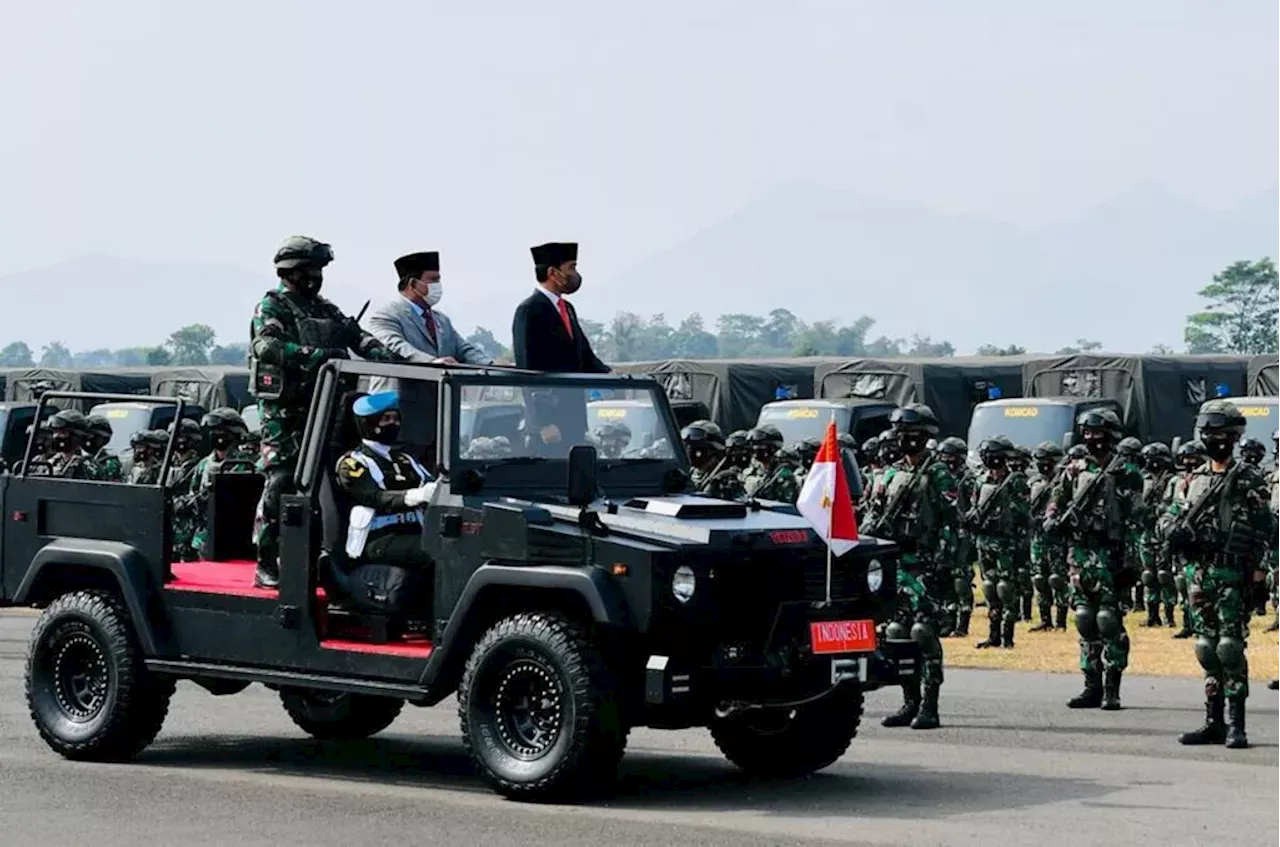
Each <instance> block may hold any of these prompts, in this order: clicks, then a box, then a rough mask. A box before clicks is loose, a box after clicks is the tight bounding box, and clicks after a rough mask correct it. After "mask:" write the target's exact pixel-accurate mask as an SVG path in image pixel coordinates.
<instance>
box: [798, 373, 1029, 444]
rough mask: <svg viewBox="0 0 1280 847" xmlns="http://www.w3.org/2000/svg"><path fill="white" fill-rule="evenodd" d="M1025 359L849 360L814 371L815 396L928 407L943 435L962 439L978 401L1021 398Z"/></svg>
mask: <svg viewBox="0 0 1280 847" xmlns="http://www.w3.org/2000/svg"><path fill="white" fill-rule="evenodd" d="M1026 361H1029V357H1026V356H954V357H951V356H949V357H939V358H913V357H903V358H885V359H845V360H842V361H840V362H837V363H825V364H820V365H818V366H817V367H816V369H815V372H814V382H815V384H816V386H817V395H818V396H819V397H822V398H824V399H829V400H838V399H841V398H847V397H864V398H868V399H878V400H887V401H889V402H891V403H894V404H895V405H898V406H905V405H906V404H907V403H925V404H927V405H928V406H929V408H931V409H933V413H934V414H935V415H937V416H938V421H939V423H940V424H941V430H942V431H941V435H942V436H943V437H945V436H949V435H957V436H960V437H962V438H963V437H964V436H965V434H966V433H967V432H968V429H969V416H970V415H971V414H972V412H973V407H974V406H976V405H977V404H978V403H982V402H985V401H987V400H993V399H997V398H1000V397H1020V396H1022V382H1023V379H1022V367H1023V363H1024V362H1026Z"/></svg>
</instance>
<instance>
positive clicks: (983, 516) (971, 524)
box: [964, 470, 1018, 532]
mask: <svg viewBox="0 0 1280 847" xmlns="http://www.w3.org/2000/svg"><path fill="white" fill-rule="evenodd" d="M1016 475H1018V472H1017V471H1012V470H1011V471H1006V472H1005V475H1004V479H1002V480H1000V484H999V485H997V486H996V490H995V491H992V492H991V496H990V497H988V498H987V499H986V500H984V501H983V502H982V503H980V504H977V505H975V506H974V507H973V508H971V509H970V510H969V511H968V512H966V513H965V516H964V525H965V526H966V527H967V528H968V530H969V531H970V532H982V531H983V529H984V528H985V527H986V525H987V521H989V520H990V519H991V512H992V510H994V509H995V504H996V503H998V502H999V501H1000V498H1001V497H1002V496H1003V495H1004V490H1005V489H1006V488H1008V487H1009V483H1010V482H1012V481H1013V478H1014V476H1016ZM979 494H981V489H979Z"/></svg>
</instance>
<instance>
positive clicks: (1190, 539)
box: [1165, 460, 1254, 554]
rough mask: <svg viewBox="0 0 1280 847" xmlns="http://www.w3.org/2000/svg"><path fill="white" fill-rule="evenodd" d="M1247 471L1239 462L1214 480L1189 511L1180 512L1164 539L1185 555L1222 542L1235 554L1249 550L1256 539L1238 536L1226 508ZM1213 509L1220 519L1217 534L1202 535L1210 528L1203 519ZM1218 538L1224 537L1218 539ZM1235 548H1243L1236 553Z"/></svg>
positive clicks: (1168, 527)
mask: <svg viewBox="0 0 1280 847" xmlns="http://www.w3.org/2000/svg"><path fill="white" fill-rule="evenodd" d="M1244 468H1245V463H1244V462H1242V461H1239V460H1237V461H1236V462H1235V463H1234V464H1232V466H1231V469H1230V470H1228V471H1227V472H1226V473H1225V474H1222V475H1221V476H1219V477H1218V478H1217V479H1215V480H1214V481H1213V483H1212V484H1211V485H1210V486H1209V487H1208V488H1206V489H1205V490H1204V491H1203V492H1202V493H1201V494H1200V496H1199V497H1197V498H1196V501H1195V502H1194V503H1192V504H1191V505H1190V506H1188V507H1187V509H1186V511H1183V512H1179V513H1178V514H1177V515H1176V516H1175V517H1174V519H1173V520H1172V521H1171V522H1170V523H1169V525H1168V526H1167V527H1166V529H1165V537H1166V538H1168V540H1169V544H1170V546H1171V547H1173V548H1175V549H1177V550H1178V551H1179V552H1181V553H1184V554H1187V553H1191V554H1194V553H1197V552H1200V551H1201V550H1203V549H1205V548H1206V547H1212V546H1215V545H1216V544H1218V543H1220V542H1223V541H1225V542H1226V543H1227V546H1228V547H1229V548H1233V552H1244V551H1245V550H1246V549H1247V548H1248V546H1249V543H1250V542H1251V541H1253V540H1254V538H1253V536H1254V533H1252V532H1250V531H1247V530H1246V531H1245V532H1244V533H1243V534H1242V536H1243V537H1236V536H1237V533H1236V532H1235V529H1236V527H1235V526H1234V525H1233V522H1232V521H1231V519H1230V512H1229V510H1228V509H1227V508H1226V506H1227V503H1228V499H1227V495H1228V494H1229V493H1230V491H1231V488H1232V487H1233V486H1234V485H1235V482H1236V479H1238V478H1239V476H1240V474H1241V472H1243V470H1244ZM1213 507H1217V509H1218V511H1217V515H1216V516H1217V518H1218V526H1217V528H1216V529H1217V532H1216V533H1212V532H1205V533H1204V534H1202V532H1201V531H1202V530H1209V529H1210V526H1209V525H1207V524H1206V522H1205V520H1204V517H1205V515H1206V514H1208V512H1209V510H1210V509H1211V508H1213ZM1219 535H1220V536H1221V537H1218V536H1219ZM1233 542H1234V543H1233ZM1234 548H1240V549H1239V550H1236V549H1234Z"/></svg>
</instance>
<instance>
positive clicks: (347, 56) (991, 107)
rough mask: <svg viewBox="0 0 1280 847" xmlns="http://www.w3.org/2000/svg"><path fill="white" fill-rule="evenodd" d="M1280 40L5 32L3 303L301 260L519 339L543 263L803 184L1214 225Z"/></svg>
mask: <svg viewBox="0 0 1280 847" xmlns="http://www.w3.org/2000/svg"><path fill="white" fill-rule="evenodd" d="M1277 27H1278V20H1277V4H1276V3H1275V2H1266V1H1265V0H1259V2H1246V0H1233V2H1226V3H1208V2H1173V0H1142V2H1138V0H1127V1H1126V2H1119V3H1117V2H1096V3H1095V2H1072V3H1049V2H1025V0H1022V2H1016V0H1010V2H954V0H951V2H932V3H929V2H916V3H892V2H881V3H871V2H855V0H831V2H796V0H791V2H787V3H778V2H768V3H766V2H722V1H721V0H697V2H691V0H685V2H647V3H643V4H622V3H606V2H598V0H597V2H547V0H541V2H537V3H530V2H467V3H462V2H458V3H448V4H446V3H432V2H426V3H423V2H401V0H368V2H363V3H353V2H345V1H342V2H333V1H332V0H306V2H302V1H301V0H292V2H286V1H285V0H227V1H225V2H217V3H213V2H182V3H178V2H172V0H168V2H162V1H161V0H155V1H154V2H143V1H142V0H114V1H113V2H109V3H106V2H98V0H87V1H86V2H52V1H51V2H47V3H32V2H26V1H25V0H0V116H2V117H0V161H3V162H4V166H3V168H2V169H0V274H3V273H7V272H12V271H17V270H21V269H25V268H31V267H39V266H43V265H49V264H52V263H55V262H58V261H61V260H63V259H67V258H70V257H72V256H75V255H78V254H81V253H85V252H104V253H111V254H115V255H120V256H124V257H129V258H139V259H158V260H176V261H187V260H191V261H219V262H231V263H235V264H240V265H244V266H246V267H250V268H255V269H258V268H261V269H263V270H264V272H266V270H267V269H266V262H267V260H268V259H269V257H270V254H271V252H272V250H273V249H274V248H275V246H276V244H277V243H278V242H279V240H280V239H281V238H282V237H284V236H285V235H289V234H292V233H295V232H296V233H307V234H312V235H315V236H317V237H320V238H323V239H326V240H329V241H330V242H331V243H333V245H334V249H335V252H336V254H337V261H336V262H335V264H334V266H333V267H332V269H331V278H332V279H334V280H336V281H338V283H339V284H342V285H345V286H351V287H355V288H359V289H361V290H367V291H368V292H369V294H370V296H376V294H377V293H378V292H385V291H386V286H387V285H388V284H389V281H390V277H391V270H390V262H391V259H392V258H393V257H394V256H396V255H398V254H399V253H401V252H406V251H409V250H413V249H419V248H424V249H439V250H441V251H443V252H444V256H443V264H444V271H445V278H446V282H447V283H450V287H449V289H448V292H449V293H448V295H447V296H448V297H449V302H450V303H454V304H456V305H455V307H454V308H459V307H460V308H461V309H462V310H463V311H464V312H467V313H470V314H472V315H473V316H474V317H473V319H472V320H473V321H474V320H479V322H481V323H486V322H487V323H489V324H491V325H497V326H503V325H505V324H506V323H508V322H509V314H510V310H509V305H510V304H508V302H507V301H508V300H510V299H511V297H509V296H506V295H505V294H504V297H506V299H504V300H502V302H501V309H500V312H501V314H500V315H497V316H495V317H494V318H493V319H491V320H488V321H486V320H485V319H484V318H483V314H482V313H481V311H479V310H481V309H482V308H483V305H484V304H485V303H488V302H492V298H493V295H494V294H495V293H496V292H499V291H501V292H508V291H511V289H512V287H513V286H514V287H521V286H523V285H525V284H526V283H529V282H531V280H530V276H531V274H530V270H529V260H528V251H527V248H528V246H529V245H530V244H532V243H535V242H537V241H540V240H545V239H579V240H581V241H582V242H583V243H584V248H583V266H584V272H585V273H586V274H587V279H588V283H590V280H592V279H606V278H608V277H610V276H612V275H616V274H619V273H621V272H623V271H625V270H626V269H627V268H628V267H630V266H632V265H634V264H635V263H637V262H639V261H641V260H643V259H644V258H646V257H647V256H649V255H651V254H653V253H655V252H657V251H659V250H661V249H662V248H665V247H667V246H669V245H670V244H672V243H674V242H676V241H679V240H680V239H683V238H686V237H687V236H689V235H690V234H692V233H693V232H695V231H697V230H698V229H700V228H701V227H704V226H707V225H709V224H712V223H714V222H715V221H716V220H718V219H720V218H722V217H724V216H725V215H727V214H730V213H732V212H733V211H734V210H736V209H738V208H739V207H741V206H742V205H743V204H744V203H745V202H747V201H749V200H750V199H752V198H753V197H755V196H758V195H759V194H760V193H762V192H763V191H765V190H767V189H768V188H770V187H771V186H775V185H777V184H780V183H785V182H792V181H805V182H811V183H816V184H819V185H823V186H827V187H831V188H840V189H852V190H856V191H858V192H860V193H865V194H870V195H876V196H883V197H888V198H893V199H896V200H903V201H914V202H920V203H924V204H927V205H929V206H932V207H934V208H936V209H939V210H942V211H945V212H950V213H956V214H974V215H983V216H988V217H992V218H995V219H999V220H1004V221H1009V222H1014V223H1019V224H1033V223H1040V222H1045V221H1050V220H1055V219H1059V218H1062V217H1065V216H1068V215H1070V214H1072V213H1074V212H1077V211H1079V210H1081V209H1083V208H1086V207H1088V206H1091V205H1093V204H1095V203H1098V202H1100V201H1103V200H1105V199H1107V198H1108V197H1110V196H1112V195H1114V194H1116V193H1118V192H1119V191H1121V190H1123V189H1124V188H1125V187H1127V186H1128V185H1130V184H1132V183H1134V182H1137V181H1139V180H1143V179H1154V180H1158V181H1160V182H1163V183H1165V184H1167V185H1169V186H1170V187H1172V188H1173V189H1174V190H1176V191H1178V192H1182V193H1185V194H1187V195H1189V196H1191V197H1193V198H1196V199H1198V200H1200V201H1202V202H1206V203H1209V204H1211V205H1214V206H1223V205H1227V204H1229V203H1231V202H1232V201H1234V200H1236V199H1238V198H1239V197H1241V196H1243V195H1246V194H1249V193H1252V192H1255V191H1258V190H1261V189H1265V188H1267V187H1269V186H1270V185H1272V184H1273V183H1275V181H1276V179H1277V149H1278V148H1280V139H1278V137H1277V100H1278V98H1280V91H1278V87H1277V75H1278V72H1280V63H1278V60H1277ZM586 293H587V290H586V289H584V295H585V294H586ZM782 299H783V298H782V297H781V296H780V297H779V300H780V301H781V300H782ZM513 302H514V300H512V303H513ZM357 305H358V304H357ZM595 305H596V307H597V309H598V310H599V311H603V312H606V313H611V312H610V311H609V309H608V304H607V303H597V304H595ZM658 305H661V304H658ZM768 305H773V304H768ZM7 307H9V304H8V303H6V308H7ZM448 310H449V307H447V306H446V311H448ZM657 310H659V309H657V308H655V311H657ZM662 310H665V311H667V312H668V313H669V314H675V315H678V314H679V312H680V310H679V309H678V308H677V307H676V306H674V305H671V304H667V305H666V306H665V308H664V309H662ZM599 316H600V317H607V314H602V315H599ZM851 317H852V316H851Z"/></svg>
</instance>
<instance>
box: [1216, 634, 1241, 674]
mask: <svg viewBox="0 0 1280 847" xmlns="http://www.w3.org/2000/svg"><path fill="white" fill-rule="evenodd" d="M1217 654H1218V661H1219V662H1220V663H1221V664H1222V669H1223V670H1224V671H1234V670H1239V669H1240V668H1242V667H1244V664H1245V661H1244V642H1243V641H1241V640H1240V639H1238V638H1219V639H1218V647H1217Z"/></svg>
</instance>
